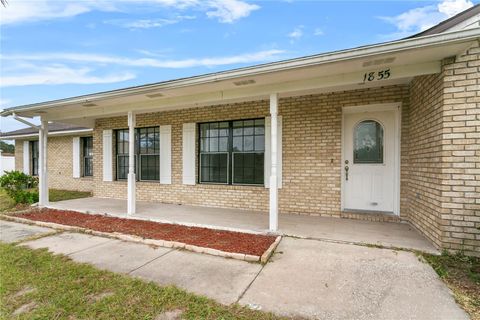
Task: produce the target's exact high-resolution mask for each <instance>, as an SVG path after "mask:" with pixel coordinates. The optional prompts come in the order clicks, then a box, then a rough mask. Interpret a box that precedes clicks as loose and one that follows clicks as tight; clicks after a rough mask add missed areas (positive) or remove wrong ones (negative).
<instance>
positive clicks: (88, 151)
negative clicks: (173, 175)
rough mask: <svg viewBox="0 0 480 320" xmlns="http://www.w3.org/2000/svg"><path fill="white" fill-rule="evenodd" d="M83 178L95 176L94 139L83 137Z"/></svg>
mask: <svg viewBox="0 0 480 320" xmlns="http://www.w3.org/2000/svg"><path fill="white" fill-rule="evenodd" d="M81 140H82V160H83V176H84V177H91V176H93V138H92V137H82V138H81Z"/></svg>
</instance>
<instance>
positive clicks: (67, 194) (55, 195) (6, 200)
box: [0, 188, 92, 212]
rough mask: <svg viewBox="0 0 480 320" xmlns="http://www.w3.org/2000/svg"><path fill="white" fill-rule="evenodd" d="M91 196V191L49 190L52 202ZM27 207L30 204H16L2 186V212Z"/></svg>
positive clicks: (0, 203) (0, 208) (0, 190)
mask: <svg viewBox="0 0 480 320" xmlns="http://www.w3.org/2000/svg"><path fill="white" fill-rule="evenodd" d="M32 190H33V189H32ZM91 196H92V194H91V192H84V191H70V190H59V189H50V192H49V199H50V201H52V202H55V201H62V200H70V199H79V198H86V197H91ZM26 207H28V205H21V204H19V205H18V206H15V202H14V201H13V200H12V198H10V196H9V195H8V194H7V193H6V192H5V190H4V189H2V188H0V212H8V211H14V210H23V209H25V208H26Z"/></svg>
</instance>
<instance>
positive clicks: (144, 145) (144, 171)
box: [115, 127, 160, 181]
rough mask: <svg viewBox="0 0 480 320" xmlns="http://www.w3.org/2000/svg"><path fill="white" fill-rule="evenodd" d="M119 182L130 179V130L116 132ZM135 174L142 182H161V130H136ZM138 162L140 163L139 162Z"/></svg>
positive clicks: (157, 128)
mask: <svg viewBox="0 0 480 320" xmlns="http://www.w3.org/2000/svg"><path fill="white" fill-rule="evenodd" d="M115 137H116V152H117V180H123V179H127V178H128V142H129V137H128V129H122V130H117V131H116V135H115ZM134 149H135V151H134V153H135V173H136V174H137V179H138V180H142V181H158V180H160V129H159V127H151V128H138V129H135V148H134ZM137 160H138V161H137Z"/></svg>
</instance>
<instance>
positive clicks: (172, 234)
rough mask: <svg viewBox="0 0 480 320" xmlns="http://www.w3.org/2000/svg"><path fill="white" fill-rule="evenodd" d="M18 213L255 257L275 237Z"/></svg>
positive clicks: (82, 216) (70, 213)
mask: <svg viewBox="0 0 480 320" xmlns="http://www.w3.org/2000/svg"><path fill="white" fill-rule="evenodd" d="M18 216H19V217H22V218H26V219H30V220H35V221H44V222H53V223H58V224H63V225H69V226H77V227H82V228H87V229H91V230H96V231H102V232H109V233H113V232H118V233H123V234H130V235H135V236H139V237H142V238H146V239H156V240H167V241H178V242H182V243H186V244H190V245H195V246H199V247H204V248H212V249H217V250H222V251H225V252H233V253H243V254H251V255H256V256H261V255H262V254H263V253H264V252H265V251H266V250H267V249H268V248H269V247H270V245H271V244H272V243H273V242H274V241H275V239H276V237H275V236H268V235H257V234H249V233H241V232H232V231H223V230H213V229H207V228H199V227H186V226H181V225H176V224H167V223H158V222H152V221H144V220H135V219H123V218H116V217H108V216H102V215H92V214H84V213H80V212H75V211H65V210H54V209H41V210H33V211H31V212H27V213H22V214H19V215H18Z"/></svg>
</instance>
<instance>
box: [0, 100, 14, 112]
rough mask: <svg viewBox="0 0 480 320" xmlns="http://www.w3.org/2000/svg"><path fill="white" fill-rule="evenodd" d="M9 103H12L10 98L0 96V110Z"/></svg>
mask: <svg viewBox="0 0 480 320" xmlns="http://www.w3.org/2000/svg"><path fill="white" fill-rule="evenodd" d="M11 103H12V100H10V99H4V98H0V110H2V109H3V108H6V107H8V106H9V105H10V104H11Z"/></svg>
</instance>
